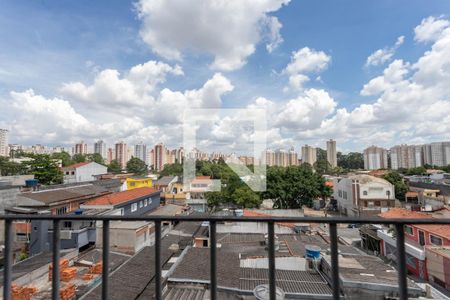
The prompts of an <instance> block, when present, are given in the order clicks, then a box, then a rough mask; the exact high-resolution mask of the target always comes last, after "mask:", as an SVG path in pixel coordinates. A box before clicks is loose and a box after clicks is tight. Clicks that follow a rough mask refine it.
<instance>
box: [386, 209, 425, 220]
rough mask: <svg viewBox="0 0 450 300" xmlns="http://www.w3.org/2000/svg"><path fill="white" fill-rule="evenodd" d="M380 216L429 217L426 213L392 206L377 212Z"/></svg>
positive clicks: (392, 217)
mask: <svg viewBox="0 0 450 300" xmlns="http://www.w3.org/2000/svg"><path fill="white" fill-rule="evenodd" d="M378 216H380V217H381V218H385V219H426V218H431V215H429V214H427V213H422V212H417V211H411V210H408V209H404V208H399V207H393V208H391V209H390V210H388V211H386V212H383V213H381V214H379V215H378Z"/></svg>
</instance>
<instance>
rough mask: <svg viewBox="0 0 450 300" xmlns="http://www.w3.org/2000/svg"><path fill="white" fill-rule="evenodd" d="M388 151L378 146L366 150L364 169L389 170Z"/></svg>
mask: <svg viewBox="0 0 450 300" xmlns="http://www.w3.org/2000/svg"><path fill="white" fill-rule="evenodd" d="M387 167H388V156H387V150H386V149H383V148H379V147H376V146H371V147H369V148H367V149H365V150H364V169H366V170H378V169H387Z"/></svg>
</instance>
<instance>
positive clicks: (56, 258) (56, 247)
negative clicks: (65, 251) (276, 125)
mask: <svg viewBox="0 0 450 300" xmlns="http://www.w3.org/2000/svg"><path fill="white" fill-rule="evenodd" d="M59 229H60V220H58V219H56V220H53V243H52V248H53V252H52V254H53V259H52V262H53V269H52V299H53V300H58V299H59V287H60V278H59V277H60V276H59V275H60V268H59V263H60V256H61V253H60V248H61V245H60V230H59Z"/></svg>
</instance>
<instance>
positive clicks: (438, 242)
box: [430, 234, 442, 246]
mask: <svg viewBox="0 0 450 300" xmlns="http://www.w3.org/2000/svg"><path fill="white" fill-rule="evenodd" d="M430 243H432V244H433V245H436V246H442V239H441V238H440V237H437V236H435V235H432V234H430Z"/></svg>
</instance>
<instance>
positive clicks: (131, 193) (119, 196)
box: [86, 187, 159, 205]
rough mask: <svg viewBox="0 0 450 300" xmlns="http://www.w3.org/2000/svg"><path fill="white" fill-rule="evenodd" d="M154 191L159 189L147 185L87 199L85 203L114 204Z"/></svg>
mask: <svg viewBox="0 0 450 300" xmlns="http://www.w3.org/2000/svg"><path fill="white" fill-rule="evenodd" d="M154 193H159V191H157V190H156V189H153V188H149V187H142V188H137V189H132V190H128V191H123V192H117V193H112V194H108V195H105V196H102V197H98V198H96V199H92V200H91V201H88V202H87V203H86V205H116V204H120V203H124V202H128V201H131V200H133V199H137V198H140V197H144V196H147V195H151V194H154Z"/></svg>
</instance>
